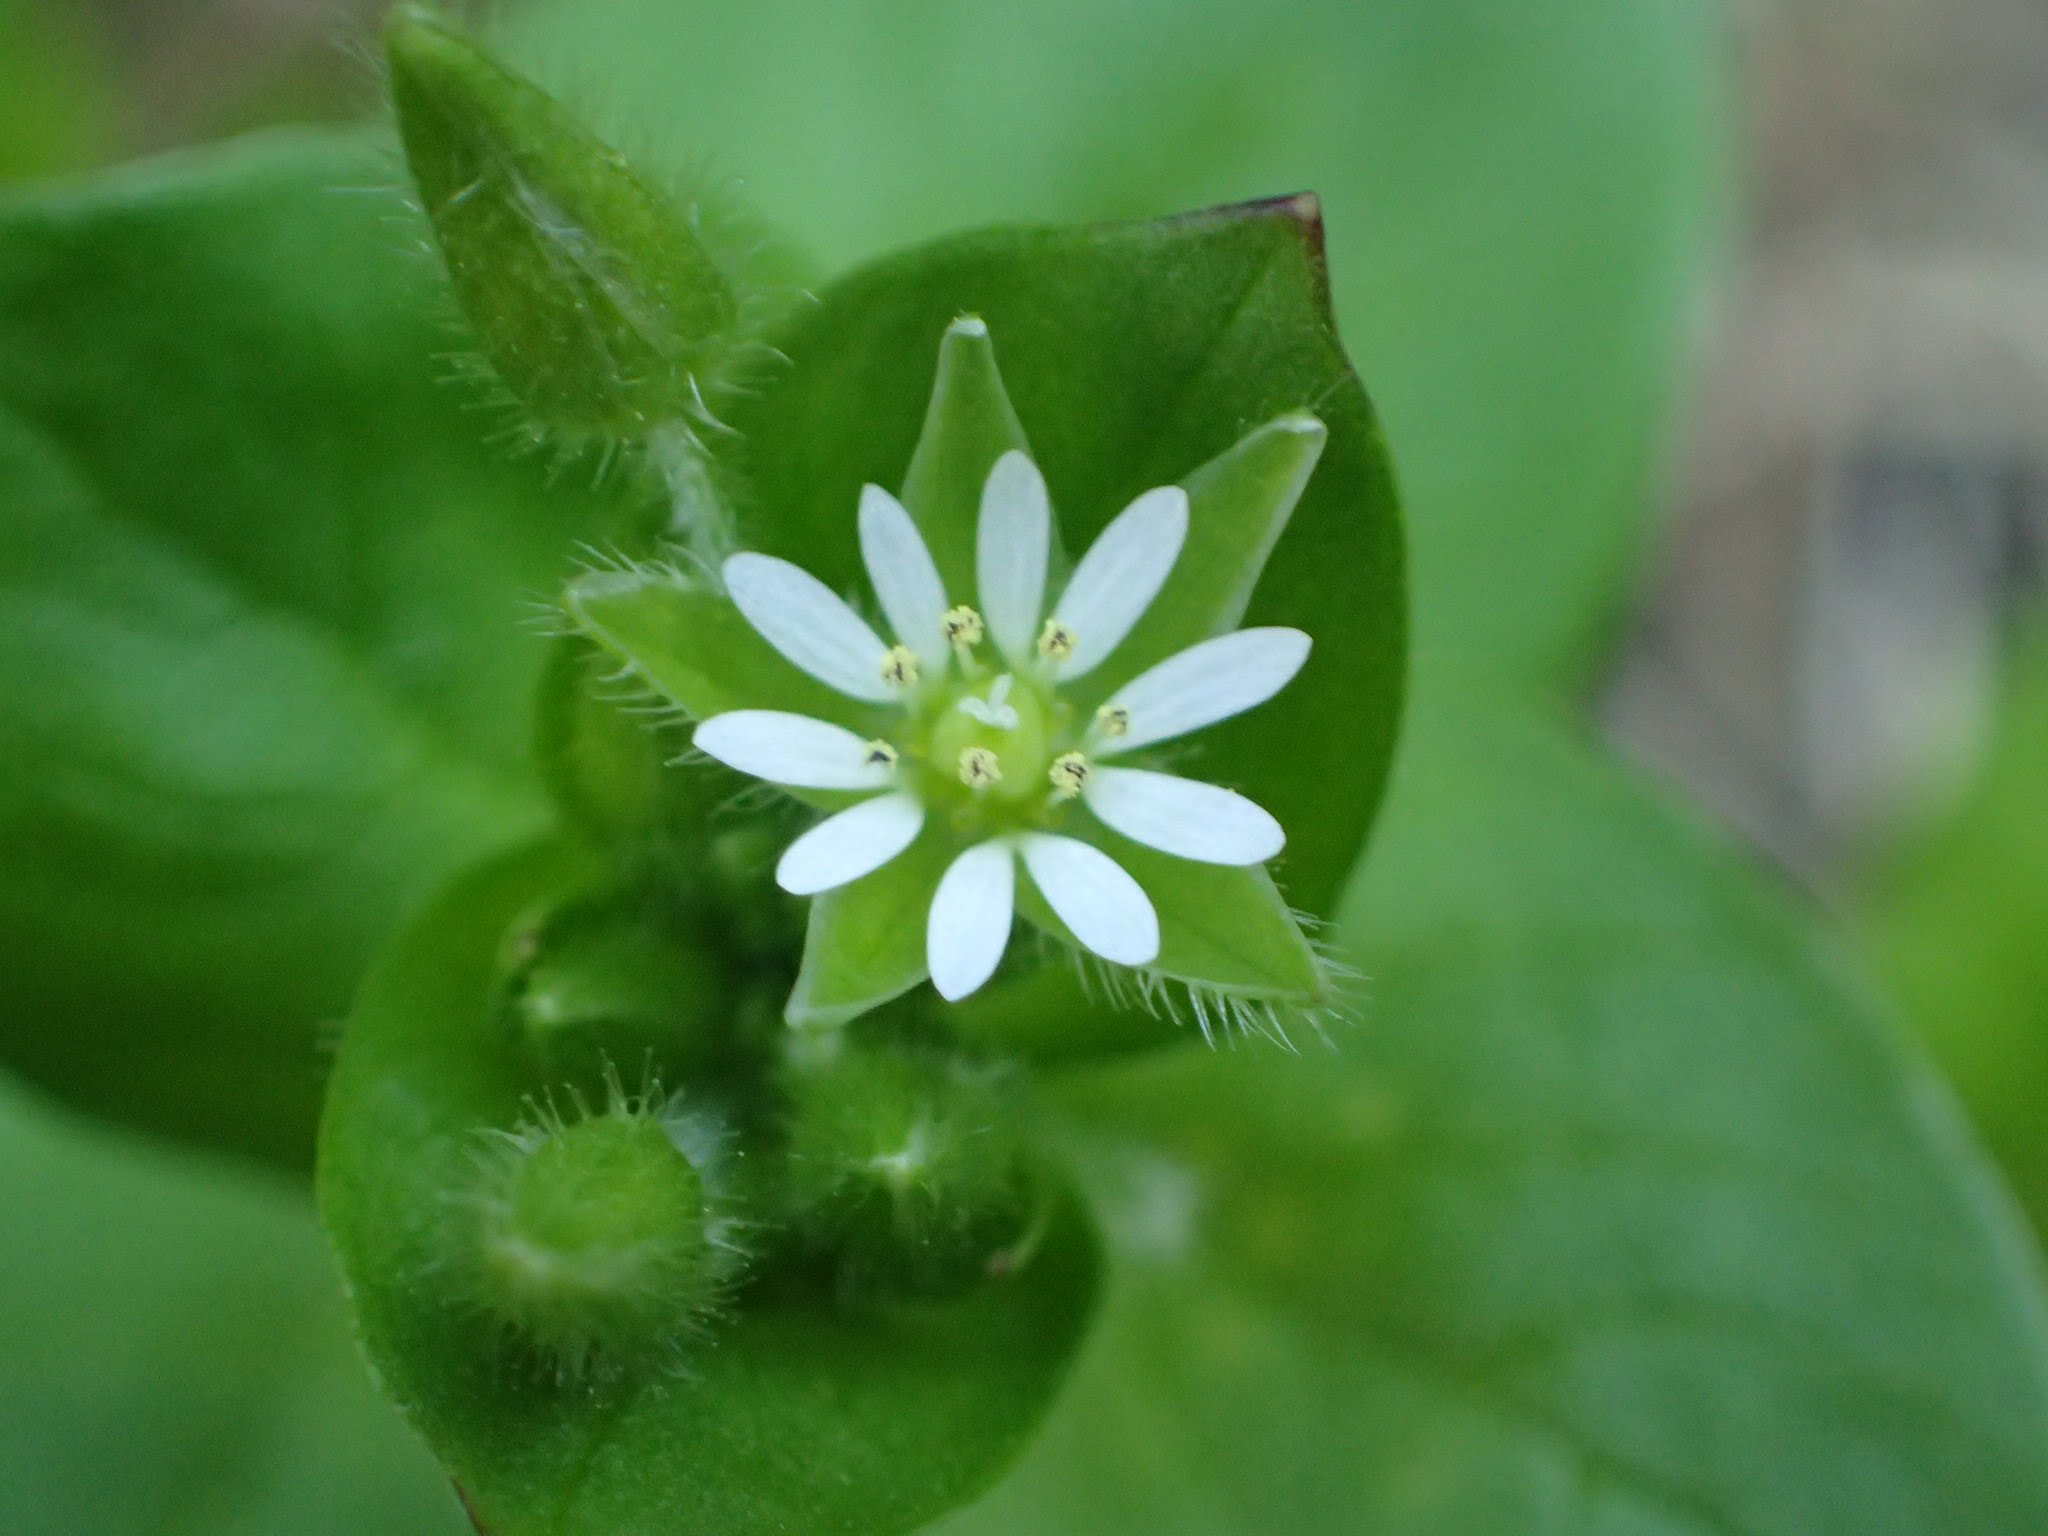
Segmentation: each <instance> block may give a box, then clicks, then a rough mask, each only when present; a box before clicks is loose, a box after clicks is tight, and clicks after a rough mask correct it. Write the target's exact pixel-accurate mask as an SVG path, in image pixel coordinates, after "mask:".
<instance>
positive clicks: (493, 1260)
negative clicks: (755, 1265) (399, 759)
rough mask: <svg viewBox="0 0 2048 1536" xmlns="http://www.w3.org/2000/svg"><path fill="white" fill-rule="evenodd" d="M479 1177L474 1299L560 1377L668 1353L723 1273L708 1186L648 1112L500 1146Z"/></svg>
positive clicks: (729, 1264) (597, 1119) (727, 1266)
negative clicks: (483, 1178) (479, 1295)
mask: <svg viewBox="0 0 2048 1536" xmlns="http://www.w3.org/2000/svg"><path fill="white" fill-rule="evenodd" d="M487 1180H488V1182H487V1188H486V1190H485V1192H484V1197H483V1199H482V1201H481V1202H480V1222H479V1231H478V1234H477V1236H478V1245H479V1249H478V1251H479V1258H480V1266H479V1267H480V1276H479V1283H480V1285H481V1288H482V1291H483V1295H484V1298H485V1300H486V1302H487V1303H488V1305H489V1307H490V1309H491V1311H492V1312H493V1313H494V1314H495V1315H496V1316H498V1317H499V1318H500V1319H501V1320H503V1321H504V1322H505V1323H507V1324H508V1325H510V1326H511V1327H512V1328H513V1329H514V1330H516V1331H517V1332H518V1333H519V1334H521V1335H522V1336H524V1337H525V1338H526V1339H528V1340H529V1341H530V1342H531V1343H532V1344H534V1345H535V1346H537V1347H538V1348H539V1349H540V1350H541V1351H542V1352H543V1353H544V1354H546V1355H548V1356H550V1357H551V1358H552V1359H553V1360H554V1361H555V1362H556V1364H557V1366H558V1368H562V1369H565V1370H568V1371H572V1372H574V1371H581V1370H583V1369H585V1368H587V1367H589V1366H591V1365H592V1364H594V1363H596V1362H597V1361H599V1360H600V1359H602V1360H607V1361H612V1362H618V1361H623V1360H626V1359H630V1358H632V1357H635V1356H647V1355H650V1354H660V1353H665V1352H667V1351H668V1350H670V1349H671V1348H673V1346H674V1345H675V1344H676V1343H677V1342H678V1341H679V1340H680V1338H681V1337H682V1336H684V1335H686V1334H689V1333H691V1332H694V1331H695V1330H696V1329H697V1328H698V1327H699V1326H701V1324H702V1321H703V1319H704V1318H705V1317H706V1316H707V1315H708V1314H709V1313H710V1312H711V1311H712V1310H713V1309H714V1308H715V1307H716V1305H717V1303H718V1300H719V1298H720V1296H721V1295H722V1294H723V1291H724V1289H725V1286H726V1283H727V1281H728V1280H729V1278H730V1276H731V1274H732V1271H733V1268H734V1262H735V1259H736V1257H737V1255H736V1252H735V1250H734V1249H733V1247H732V1245H731V1244H730V1242H729V1240H728V1239H727V1237H726V1233H725V1224H724V1223H722V1222H720V1221H719V1220H718V1219H717V1218H716V1217H715V1215H714V1213H713V1211H712V1210H711V1208H710V1202H709V1200H708V1198H707V1191H706V1187H705V1179H704V1175H703V1173H702V1172H700V1170H699V1167H698V1166H697V1165H696V1164H695V1163H693V1162H692V1160H691V1159H690V1157H688V1156H686V1155H685V1153H684V1151H683V1150H682V1148H681V1147H680V1146H678V1144H677V1141H676V1139H675V1137H674V1136H672V1135H671V1132H670V1130H669V1128H668V1127H667V1126H666V1125H664V1123H663V1121H662V1120H661V1119H659V1118H658V1117H656V1116H655V1115H652V1114H648V1113H644V1112H640V1111H636V1110H633V1109H629V1108H624V1107H620V1106H615V1107H613V1108H612V1109H609V1110H607V1111H606V1112H604V1113H602V1114H597V1115H592V1116H590V1117H589V1118H587V1119H583V1120H579V1121H575V1122H571V1123H568V1124H559V1123H558V1124H555V1125H553V1126H551V1127H548V1128H545V1129H540V1130H532V1131H525V1132H521V1133H519V1134H518V1135H515V1136H512V1137H508V1138H506V1141H505V1144H504V1155H503V1156H502V1157H501V1158H499V1159H497V1160H495V1162H494V1165H493V1166H492V1167H490V1168H489V1169H488V1171H487Z"/></svg>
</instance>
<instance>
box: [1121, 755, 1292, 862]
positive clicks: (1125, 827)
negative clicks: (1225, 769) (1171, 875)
mask: <svg viewBox="0 0 2048 1536" xmlns="http://www.w3.org/2000/svg"><path fill="white" fill-rule="evenodd" d="M1081 797H1082V799H1083V800H1085V801H1086V802H1087V804H1088V809H1089V810H1091V811H1093V812H1094V813H1095V815H1096V817H1097V819H1098V820H1100V821H1101V822H1102V823H1103V825H1104V826H1107V827H1109V828H1111V829H1112V830H1113V831H1117V832H1121V833H1122V834H1123V835H1124V836H1125V837H1128V838H1129V839H1131V841H1132V842H1134V843H1143V844H1144V845H1145V846H1146V847H1148V848H1157V849H1158V850H1159V851H1160V852H1162V853H1170V854H1173V855H1174V856H1175V857H1177V858H1183V859H1196V860H1199V861H1200V862H1201V863H1204V864H1263V863H1265V862H1266V860H1268V859H1270V858H1273V857H1275V856H1276V855H1278V854H1279V852H1280V850H1281V849H1282V848H1284V847H1286V846H1287V833H1286V832H1285V831H1284V830H1283V829H1282V827H1281V825H1280V823H1279V822H1278V821H1276V820H1275V819H1274V818H1273V815H1272V813H1271V812H1270V811H1268V810H1266V809H1265V808H1264V807H1263V806H1260V805H1256V804H1254V803H1253V802H1252V801H1250V800H1247V799H1246V798H1245V797H1244V796H1243V795H1240V794H1238V793H1237V792H1236V791H1235V790H1229V789H1223V788H1220V787H1219V786H1217V785H1214V784H1202V783H1198V782H1197V781H1196V780H1194V779H1183V778H1180V777H1178V776H1177V775H1174V774H1171V773H1151V772H1148V771H1146V770H1145V769H1142V768H1096V769H1094V770H1093V771H1092V772H1091V773H1090V774H1089V775H1088V778H1087V781H1086V782H1085V783H1084V784H1083V786H1082V789H1081Z"/></svg>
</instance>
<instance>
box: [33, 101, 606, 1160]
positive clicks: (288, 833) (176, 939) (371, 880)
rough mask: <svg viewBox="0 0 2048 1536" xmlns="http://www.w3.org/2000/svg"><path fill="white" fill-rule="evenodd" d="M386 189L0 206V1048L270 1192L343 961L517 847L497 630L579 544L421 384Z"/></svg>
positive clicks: (271, 154) (524, 706) (77, 198)
mask: <svg viewBox="0 0 2048 1536" xmlns="http://www.w3.org/2000/svg"><path fill="white" fill-rule="evenodd" d="M385 174H386V171H385V169H384V167H383V166H382V165H381V163H380V161H379V159H378V157H377V156H376V154H375V153H373V152H369V151H367V150H365V149H363V148H361V147H359V146H354V145H351V144H349V143H348V142H346V141H342V142H337V141H335V140H334V139H332V138H325V137H323V138H318V139H314V138H292V137H283V138H273V139H264V140H254V141H250V142H248V143H245V144H242V145H239V146H237V147H235V148H233V149H230V150H227V151H224V152H222V153H220V154H218V155H214V156H210V157H207V158H205V159H200V160H193V161H187V162H172V163H168V164H163V165H158V166H151V167H144V168H140V169H137V170H134V171H128V172H123V173H121V174H119V175H116V176H113V177H110V178H108V179H106V180H105V181H103V182H100V183H98V184H96V185H94V186H93V187H91V188H89V189H85V190H79V191H61V192H53V193H49V194H45V195H40V196H36V197H24V198H20V199H17V200H15V201H12V202H8V203H4V204H0V505H4V506H5V508H6V515H5V516H4V517H0V654H4V655H5V656H7V657H8V658H10V664H9V665H8V666H6V667H5V668H4V669H0V867H4V868H5V870H6V878H5V880H4V881H0V999H4V1001H0V1056H4V1058H5V1059H6V1060H7V1061H8V1062H10V1063H11V1064H13V1065H14V1066H15V1067H17V1068H18V1069H20V1070H23V1071H26V1072H28V1073H30V1074H31V1075H33V1076H35V1077H36V1078H38V1079H39V1080H41V1081H43V1082H46V1083H48V1084H50V1085H51V1086H52V1087H54V1088H56V1089H58V1090H59V1091H60V1092H62V1093H64V1094H66V1095H67V1096H70V1097H72V1098H74V1099H76V1100H78V1101H79V1102H81V1103H85V1104H88V1105H90V1106H91V1107H93V1108H95V1109H96V1110H98V1111H100V1112H102V1113H106V1114H110V1115H113V1116H116V1117H118V1118H121V1119H123V1120H127V1121H130V1122H132V1123H137V1124H142V1125H147V1126H150V1127H152V1128H156V1129H160V1130H166V1131H170V1132H174V1133H176V1134H179V1135H183V1136H187V1137H191V1138H194V1139H197V1140H200V1141H203V1142H207V1143H210V1144H215V1145H228V1146H233V1147H237V1148H240V1149H244V1150H247V1151H251V1152H255V1153H258V1154H261V1155H263V1156H266V1157H271V1158H275V1159H279V1160H281V1161H284V1162H286V1163H290V1164H293V1165H300V1166H302V1165H303V1164H304V1162H305V1159H306V1157H307V1155H308V1153H309V1151H310V1148H311V1143H312V1133H313V1118H314V1114H315V1109H316V1106H317V1104H318V1101H319V1093H320V1080H321V1074H322V1070H323V1063H324V1057H323V1054H322V1051H321V1048H320V1047H321V1032H322V1031H323V1030H325V1029H327V1028H329V1027H330V1026H331V1025H332V1023H333V1022H334V1021H335V1020H337V1019H339V1018H340V1017H341V1015H342V1014H343V1013H344V1012H345V1011H346V1009H347V1006H348V1001H349V997H350V994H351V992H352V991H353V989H354V986H355V983H356V980H357V978H358V976H359V975H360V973H361V971H362V969H363V967H364V965H365V964H366V963H367V960H368V957H369V955H370V953H371V951H372V949H373V948H374V947H375V946H376V945H377V944H379V943H380V942H381V941H382V940H383V939H384V937H385V936H386V934H387V933H388V931H389V930H390V928H391V927H392V925H393V924H394V923H396V922H397V921H398V920H399V919H400V918H401V916H402V915H403V914H404V913H405V912H407V911H408V910H409V909H410V908H411V907H412V906H413V905H414V904H415V903H416V902H418V901H419V900H420V899H421V898H423V897H424V895H425V894H426V893H427V892H428V891H429V890H431V889H432V888H433V887H434V886H435V885H436V884H438V883H439V882H440V881H441V880H443V879H444V878H446V877H447V875H448V874H449V873H450V872H451V871H452V870H453V869H455V868H457V867H460V866H461V865H463V864H465V863H467V862H469V861H470V860H472V859H474V858H476V857H478V856H479V855H481V854H482V853H484V852H486V851H487V850H489V849H491V848H493V847H495V846H500V845H502V844H504V843H506V842H508V841H510V840H513V839H517V838H519V837H522V836H525V835H528V834H530V833H531V831H532V830H533V829H534V828H535V827H537V826H538V825H539V824H540V823H541V821H542V818H543V816H544V814H545V808H544V806H543V804H542V800H541V796H540V794H539V792H538V789H537V786H536V783H535V778H534V773H533V769H532V767H531V766H530V756H529V734H530V727H529V725H528V723H527V722H528V720H529V717H530V705H529V702H528V700H529V698H530V696H531V694H532V691H533V687H534V682H535V678H536V676H537V675H538V672H539V667H540V661H541V657H542V643H541V641H540V640H539V639H538V638H536V637H534V636H532V635H530V634H528V633H526V632H525V630H524V629H523V627H522V626H523V620H524V618H525V615H526V613H527V611H528V610H527V604H528V603H529V602H530V600H531V598H532V596H533V595H534V594H537V593H540V592H544V591H546V590H547V589H548V588H549V586H550V585H551V584H552V583H553V582H554V581H555V580H557V579H559V576H560V574H561V572H562V571H563V570H564V568H565V566H566V565H567V563H568V560H569V558H570V545H571V544H572V543H573V542H574V541H575V540H576V539H577V538H579V537H582V536H585V535H586V534H588V533H590V532H592V531H594V530H595V529H596V528H598V527H601V526H602V525H603V519H604V518H605V516H606V515H607V512H606V509H605V507H604V504H603V503H601V502H599V501H598V500H596V499H595V498H593V497H591V496H589V495H588V494H586V493H584V492H581V491H579V490H578V489H577V488H576V487H575V486H574V485H573V484H572V483H558V484H556V485H555V487H554V488H553V489H552V490H548V489H546V488H545V487H544V485H543V481H542V476H541V472H540V469H539V466H537V465H532V464H519V463H508V462H506V461H505V459H504V457H503V455H502V453H501V452H499V451H497V450H495V449H494V448H492V447H491V446H490V445H488V444H486V443H485V442H483V441H481V440H480V437H479V430H478V423H477V420H476V417H475V416H474V415H473V414H472V413H470V412H468V411H466V410H464V409H463V403H462V401H461V400H460V398H459V397H458V396H456V395H455V394H454V393H452V392H451V391H449V390H448V389H447V388H445V387H444V386H443V385H442V384H441V382H440V381H439V379H438V378H437V373H438V368H437V365H436V363H435V361H434V357H435V354H436V353H437V352H438V351H439V350H440V349H441V347H442V346H443V341H442V339H441V337H440V336H439V334H438V332H437V330H436V328H435V325H434V323H433V322H432V320H431V319H430V318H429V317H430V315H431V313H432V305H433V300H432V287H431V277H432V274H431V273H430V272H428V271H426V270H425V269H423V268H418V267H415V266H409V265H408V264H407V259H406V258H405V256H403V255H402V254H401V253H400V252H399V250H398V245H399V241H400V238H401V237H400V234H399V233H398V232H397V231H395V230H394V229H393V227H392V226H391V225H390V223H389V222H388V217H389V214H390V213H391V211H392V204H391V202H390V200H389V199H387V198H384V197H382V196H379V195H376V194H370V193H366V192H365V191H364V190H363V189H364V188H365V187H366V186H368V185H369V184H371V183H372V182H373V181H375V180H376V179H378V178H380V177H381V176H383V175H385Z"/></svg>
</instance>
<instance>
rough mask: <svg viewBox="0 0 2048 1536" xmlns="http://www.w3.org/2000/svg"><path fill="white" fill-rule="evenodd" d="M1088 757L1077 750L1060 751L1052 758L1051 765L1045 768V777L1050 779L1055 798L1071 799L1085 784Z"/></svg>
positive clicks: (1087, 772) (1088, 770)
mask: <svg viewBox="0 0 2048 1536" xmlns="http://www.w3.org/2000/svg"><path fill="white" fill-rule="evenodd" d="M1089 772H1090V769H1089V767H1088V759H1087V758H1086V757H1084V756H1082V755H1081V754H1080V753H1079V752H1062V753H1061V754H1060V755H1059V756H1058V757H1056V758H1054V759H1053V760H1052V767H1051V768H1049V769H1047V770H1046V777H1047V778H1049V779H1051V780H1052V797H1053V799H1055V800H1071V799H1073V798H1074V796H1076V795H1078V794H1080V793H1081V791H1082V790H1083V789H1084V788H1085V787H1086V786H1087V783H1088V774H1089Z"/></svg>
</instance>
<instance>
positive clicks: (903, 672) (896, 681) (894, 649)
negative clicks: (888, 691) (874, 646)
mask: <svg viewBox="0 0 2048 1536" xmlns="http://www.w3.org/2000/svg"><path fill="white" fill-rule="evenodd" d="M882 681H883V682H885V683H889V684H891V685H893V686H894V687H897V688H908V687H910V686H911V685H912V684H913V683H915V682H916V681H917V652H915V651H913V650H912V649H911V648H910V647H909V646H907V645H892V646H890V647H889V649H888V650H886V651H884V652H883V653H882Z"/></svg>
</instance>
